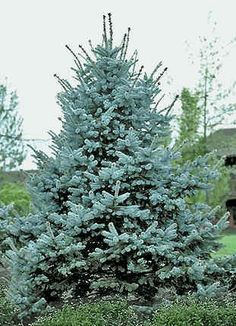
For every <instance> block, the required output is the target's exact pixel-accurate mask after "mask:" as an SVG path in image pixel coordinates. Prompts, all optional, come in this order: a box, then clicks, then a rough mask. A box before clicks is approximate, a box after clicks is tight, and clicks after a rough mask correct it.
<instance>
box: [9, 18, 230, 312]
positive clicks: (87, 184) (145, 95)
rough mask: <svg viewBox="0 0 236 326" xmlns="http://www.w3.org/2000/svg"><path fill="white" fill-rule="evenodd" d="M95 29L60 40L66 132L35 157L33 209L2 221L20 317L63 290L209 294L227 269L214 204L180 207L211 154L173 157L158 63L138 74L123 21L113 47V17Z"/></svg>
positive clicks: (205, 176) (206, 173) (201, 181)
mask: <svg viewBox="0 0 236 326" xmlns="http://www.w3.org/2000/svg"><path fill="white" fill-rule="evenodd" d="M103 27H104V29H103V42H102V45H98V46H96V47H93V46H92V45H91V42H90V46H91V52H92V54H88V53H87V51H86V50H85V49H84V48H83V47H82V46H80V54H78V55H77V54H75V53H74V52H73V51H72V50H70V49H69V47H67V48H68V49H69V50H70V51H71V52H72V54H73V56H74V59H75V65H76V68H75V69H74V68H73V70H74V73H75V77H76V80H77V81H78V83H77V84H76V85H75V86H72V85H71V84H70V83H69V82H68V81H66V80H63V79H60V78H59V77H57V78H58V80H59V82H60V84H61V85H62V87H63V91H62V92H61V93H60V94H59V96H58V99H59V103H60V105H61V107H62V111H63V119H62V131H61V133H60V134H59V135H58V136H57V135H55V134H53V133H51V135H52V138H53V151H54V152H53V155H52V156H51V157H48V156H46V155H45V154H43V153H41V152H37V153H36V158H37V160H38V168H39V171H38V173H37V174H36V175H35V176H33V178H32V180H31V190H32V195H33V201H34V206H35V208H36V212H35V214H33V215H29V216H28V217H27V218H24V219H23V218H22V219H17V220H16V221H15V223H14V224H11V225H9V226H8V230H7V232H8V234H9V235H10V236H9V238H8V240H7V241H8V243H9V245H10V246H11V250H9V251H8V252H7V256H8V259H9V262H10V265H11V284H10V291H9V292H10V296H11V298H12V300H13V301H14V302H15V303H16V304H17V305H18V306H19V307H20V309H21V316H22V317H23V316H26V315H29V314H32V313H36V312H39V311H40V310H41V309H42V308H43V307H44V306H45V304H46V303H50V302H51V301H52V300H55V299H58V298H59V297H60V296H61V293H62V292H63V291H65V290H68V289H71V288H72V289H73V293H74V295H75V297H78V296H82V297H83V296H86V295H87V294H88V293H91V291H94V293H96V294H97V295H107V294H113V293H120V294H122V295H128V294H129V293H130V294H132V295H134V296H135V297H136V298H137V300H138V299H139V298H142V299H145V300H154V298H155V296H156V295H158V291H159V290H160V289H161V288H165V287H172V288H174V289H175V290H176V292H177V293H179V294H183V293H187V292H196V291H200V292H201V293H205V292H206V291H211V292H213V291H214V290H215V289H216V284H215V283H214V282H215V281H216V280H217V279H218V278H219V277H220V276H221V275H222V274H224V273H227V272H228V269H229V268H228V269H225V268H224V267H223V265H222V264H223V263H222V264H221V265H219V264H218V265H217V264H216V263H215V262H214V261H213V260H210V259H209V258H210V255H211V253H212V252H213V251H215V250H216V249H217V247H218V244H217V242H216V239H217V237H218V234H219V232H220V231H221V229H223V228H224V227H225V225H226V218H225V217H224V218H223V219H222V220H221V221H220V222H219V223H217V224H213V223H212V222H211V221H212V220H213V219H214V210H212V211H210V210H209V207H207V206H205V205H192V206H188V204H187V203H186V198H187V197H188V196H190V195H192V194H193V193H194V192H195V191H196V190H198V189H203V188H205V187H207V183H208V181H209V180H210V179H211V178H214V176H215V173H214V172H212V171H210V170H209V169H207V157H204V158H198V159H197V160H196V161H195V162H193V163H186V164H185V165H183V166H179V165H178V164H177V163H176V158H177V157H178V153H175V152H173V150H172V149H171V147H168V146H164V145H163V144H164V143H165V137H167V136H168V135H169V120H170V118H169V115H168V114H167V113H168V111H169V109H170V107H169V108H167V110H166V111H164V112H163V113H161V112H159V111H160V110H159V111H158V108H159V100H158V98H159V96H158V94H159V92H160V84H159V80H160V78H161V77H162V75H163V73H164V72H165V70H166V69H164V70H161V71H160V73H159V75H157V76H156V74H157V71H159V70H160V69H162V68H161V64H159V65H157V67H156V68H155V70H154V71H153V73H152V74H151V75H150V76H148V75H147V74H144V75H143V73H142V70H143V67H141V68H140V69H138V70H136V66H137V62H138V60H137V53H136V52H135V53H134V54H133V56H132V57H131V58H127V49H128V43H129V35H130V29H129V30H128V33H127V34H125V36H124V38H123V40H122V43H121V45H120V46H114V45H113V29H112V22H111V16H110V14H109V15H108V28H107V26H106V17H105V16H104V24H103ZM81 58H82V60H83V63H82V62H81V61H80V59H81ZM230 264H231V262H230V263H229V266H231V265H230ZM223 283H224V282H222V285H223ZM225 284H227V279H225ZM204 291H205V292H204Z"/></svg>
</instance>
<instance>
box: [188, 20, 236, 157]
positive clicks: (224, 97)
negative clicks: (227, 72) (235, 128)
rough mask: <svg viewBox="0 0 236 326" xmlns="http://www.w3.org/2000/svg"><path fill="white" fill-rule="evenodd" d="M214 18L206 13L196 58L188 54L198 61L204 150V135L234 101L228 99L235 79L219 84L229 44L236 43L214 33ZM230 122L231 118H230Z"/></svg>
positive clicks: (218, 123) (230, 109)
mask: <svg viewBox="0 0 236 326" xmlns="http://www.w3.org/2000/svg"><path fill="white" fill-rule="evenodd" d="M216 26H217V24H216V22H215V21H213V19H212V16H211V15H209V28H210V33H209V35H208V36H200V37H199V41H200V48H199V54H198V57H197V58H194V57H193V55H191V57H192V60H193V62H194V63H195V64H198V65H199V69H198V82H197V85H196V87H195V90H194V93H195V94H196V95H197V97H198V107H199V110H200V121H199V127H198V132H199V133H200V135H201V136H202V148H203V150H204V152H205V153H207V152H208V150H207V136H208V135H209V134H210V133H211V132H213V131H214V130H216V129H217V128H219V127H220V126H221V125H222V124H223V123H225V121H226V120H227V118H229V117H230V116H232V113H234V112H235V108H236V106H235V103H231V102H230V95H232V94H233V91H234V88H235V82H234V83H233V84H232V85H231V86H229V87H227V88H225V87H224V86H223V84H222V72H223V68H224V59H225V57H227V55H228V54H229V52H230V47H232V46H233V45H234V44H235V39H233V40H231V41H229V42H224V41H223V40H222V39H221V38H220V37H219V36H217V30H216ZM231 123H233V120H232V121H231Z"/></svg>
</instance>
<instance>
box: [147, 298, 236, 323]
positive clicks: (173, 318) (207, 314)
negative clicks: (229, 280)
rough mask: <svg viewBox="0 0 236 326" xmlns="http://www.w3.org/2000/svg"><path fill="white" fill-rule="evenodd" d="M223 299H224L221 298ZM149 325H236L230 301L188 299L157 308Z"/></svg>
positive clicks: (235, 312) (235, 314) (235, 317)
mask: <svg viewBox="0 0 236 326" xmlns="http://www.w3.org/2000/svg"><path fill="white" fill-rule="evenodd" d="M223 301H224V300H223ZM149 325H150V326H189V325H192V326H201V325H207V326H222V325H224V326H231V325H236V309H235V304H234V303H232V302H223V303H222V302H221V303H220V304H219V302H217V301H214V300H205V301H199V300H193V299H192V298H189V300H186V301H182V302H177V303H175V304H173V305H170V306H168V307H167V306H165V307H162V308H161V309H159V310H158V311H157V312H156V314H155V316H154V318H153V320H152V322H151V323H150V324H149Z"/></svg>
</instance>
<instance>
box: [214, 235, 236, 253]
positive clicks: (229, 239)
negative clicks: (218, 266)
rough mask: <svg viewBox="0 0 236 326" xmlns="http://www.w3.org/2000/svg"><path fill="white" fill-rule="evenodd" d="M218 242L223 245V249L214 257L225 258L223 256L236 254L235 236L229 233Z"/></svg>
mask: <svg viewBox="0 0 236 326" xmlns="http://www.w3.org/2000/svg"><path fill="white" fill-rule="evenodd" d="M220 242H221V243H223V245H224V247H223V248H221V249H220V250H219V251H218V252H217V253H215V255H214V256H225V255H232V254H236V234H235V233H231V234H230V233H229V234H225V235H224V236H223V237H222V238H221V239H220Z"/></svg>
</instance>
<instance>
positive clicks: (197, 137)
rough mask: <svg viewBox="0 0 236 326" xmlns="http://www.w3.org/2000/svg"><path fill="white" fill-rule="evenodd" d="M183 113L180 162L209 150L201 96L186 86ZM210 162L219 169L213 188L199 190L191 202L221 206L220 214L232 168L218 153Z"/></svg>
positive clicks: (179, 137) (178, 140)
mask: <svg viewBox="0 0 236 326" xmlns="http://www.w3.org/2000/svg"><path fill="white" fill-rule="evenodd" d="M180 99H181V108H182V113H181V115H180V117H179V119H178V120H179V136H178V139H177V141H176V144H175V145H176V146H177V147H178V146H180V151H181V158H180V163H184V162H186V161H187V160H191V161H193V160H194V159H196V158H197V157H198V156H199V155H204V154H205V153H206V152H207V150H206V148H207V146H206V143H205V142H206V141H207V139H205V138H204V137H203V136H202V135H201V133H200V132H199V127H200V118H201V114H202V113H201V111H200V108H199V98H198V96H197V95H195V94H194V93H193V94H192V93H191V92H190V90H188V89H187V88H184V89H183V90H182V93H181V97H180ZM209 164H210V165H212V168H213V169H217V171H218V175H217V177H216V178H215V180H213V181H212V186H211V189H209V190H204V191H199V192H197V194H195V195H194V196H193V197H192V198H191V199H190V202H194V203H197V202H202V203H204V202H207V204H209V205H210V206H212V207H216V206H221V210H219V212H218V216H220V215H221V214H223V213H224V212H225V207H223V205H222V204H223V203H224V202H225V199H226V198H227V196H228V194H229V192H230V170H229V169H228V168H227V167H225V166H224V159H221V158H219V157H218V156H217V155H216V154H213V155H212V156H211V160H210V161H209Z"/></svg>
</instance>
